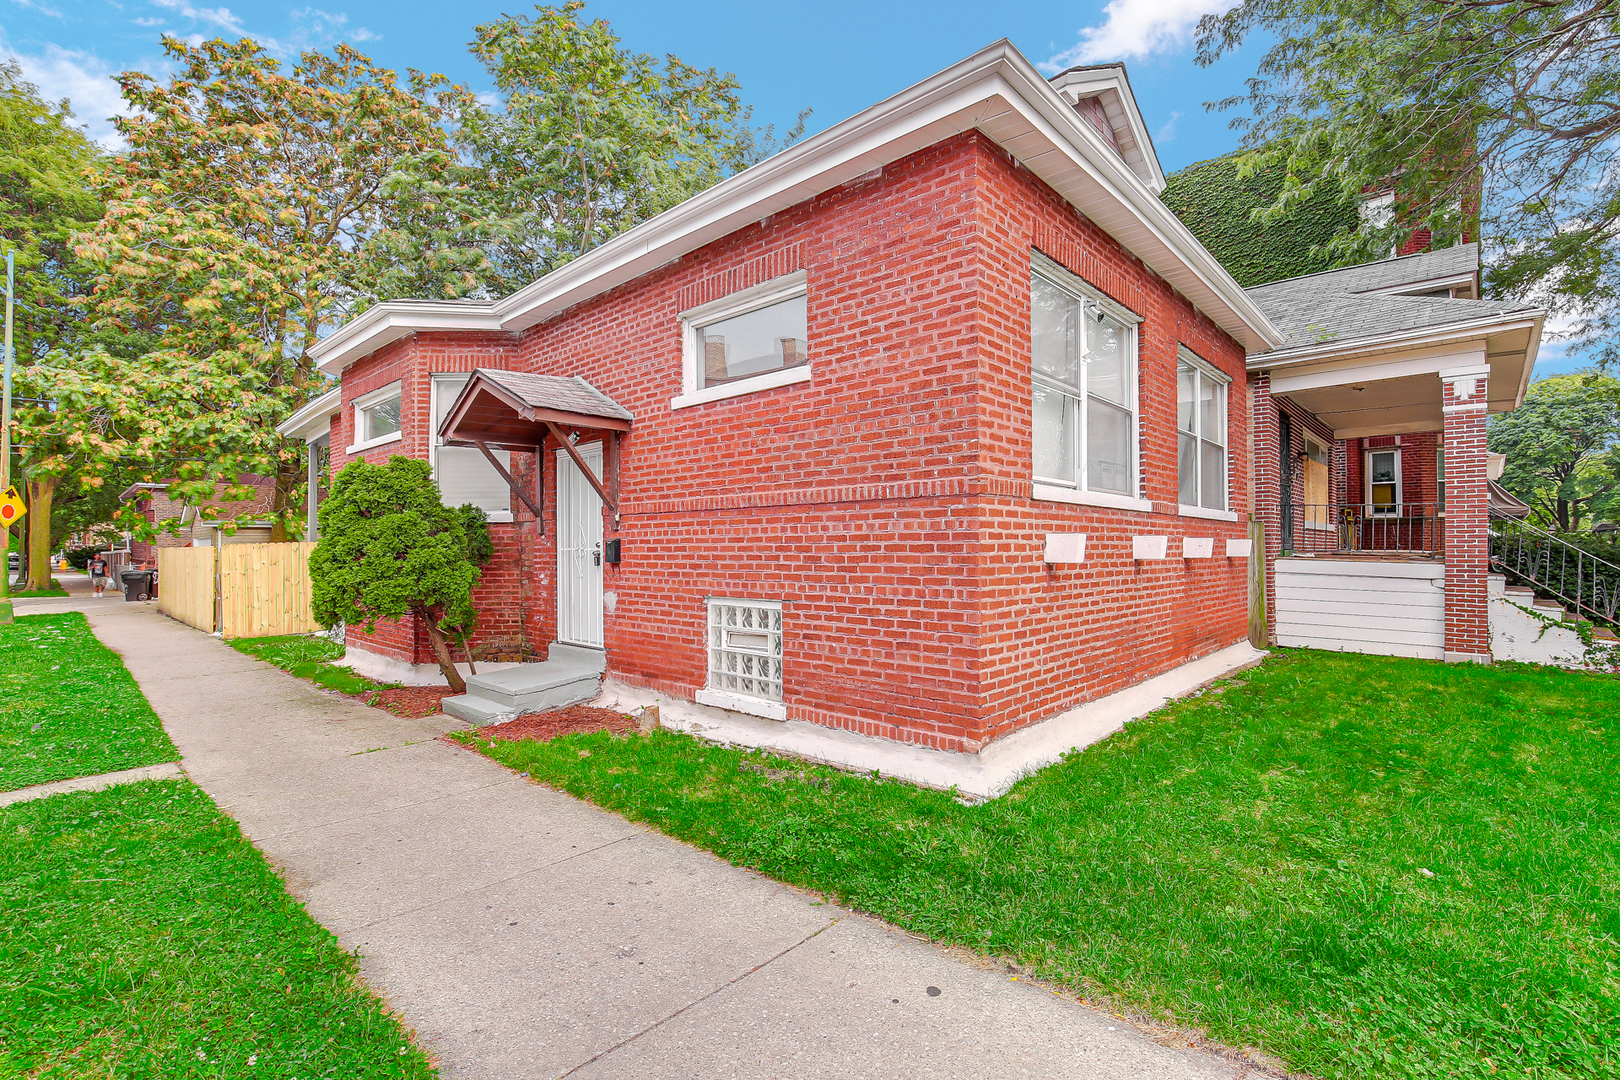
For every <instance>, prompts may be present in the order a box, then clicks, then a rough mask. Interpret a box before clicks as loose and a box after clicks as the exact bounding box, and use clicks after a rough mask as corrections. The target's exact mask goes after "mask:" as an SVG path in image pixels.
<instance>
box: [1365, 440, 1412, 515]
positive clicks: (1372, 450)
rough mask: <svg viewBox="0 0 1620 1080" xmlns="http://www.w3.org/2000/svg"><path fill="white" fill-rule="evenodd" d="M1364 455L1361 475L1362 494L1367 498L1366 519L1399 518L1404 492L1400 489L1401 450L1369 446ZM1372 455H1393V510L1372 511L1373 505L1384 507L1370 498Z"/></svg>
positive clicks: (1392, 447) (1398, 448) (1394, 447)
mask: <svg viewBox="0 0 1620 1080" xmlns="http://www.w3.org/2000/svg"><path fill="white" fill-rule="evenodd" d="M1364 453H1365V454H1366V456H1365V457H1364V458H1363V459H1362V463H1361V464H1362V469H1361V474H1362V487H1363V488H1364V492H1363V494H1365V495H1366V496H1367V504H1366V505H1367V509H1366V514H1367V516H1368V517H1400V516H1401V507H1402V506H1403V505H1404V504H1405V500H1404V499H1403V498H1402V496H1404V495H1405V491H1403V490H1402V487H1401V479H1402V478H1401V448H1400V447H1398V446H1369V447H1367V449H1366V450H1365V451H1364ZM1374 454H1394V455H1395V503H1394V509H1392V510H1386V511H1383V512H1382V513H1380V512H1379V511H1378V510H1376V509H1374V506H1375V505H1377V506H1382V505H1385V504H1383V503H1377V504H1375V503H1374V502H1373V497H1372V488H1373V478H1372V458H1373V455H1374Z"/></svg>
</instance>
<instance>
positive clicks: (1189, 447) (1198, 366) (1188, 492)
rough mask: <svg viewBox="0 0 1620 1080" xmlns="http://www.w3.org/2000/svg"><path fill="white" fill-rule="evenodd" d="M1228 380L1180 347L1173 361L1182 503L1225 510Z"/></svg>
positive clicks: (1178, 475)
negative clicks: (1179, 354) (1175, 362)
mask: <svg viewBox="0 0 1620 1080" xmlns="http://www.w3.org/2000/svg"><path fill="white" fill-rule="evenodd" d="M1229 381H1230V380H1228V379H1227V378H1226V377H1225V376H1223V375H1220V374H1219V373H1217V372H1216V371H1215V369H1214V368H1212V367H1210V366H1209V365H1208V364H1206V363H1205V362H1204V361H1203V360H1201V359H1199V358H1198V357H1197V356H1195V355H1193V354H1192V353H1191V352H1188V351H1187V350H1186V349H1182V350H1181V359H1180V360H1179V361H1178V363H1177V364H1176V480H1177V485H1178V488H1179V492H1180V499H1181V505H1183V506H1196V507H1201V508H1203V509H1205V510H1225V509H1226V392H1227V384H1228V382H1229Z"/></svg>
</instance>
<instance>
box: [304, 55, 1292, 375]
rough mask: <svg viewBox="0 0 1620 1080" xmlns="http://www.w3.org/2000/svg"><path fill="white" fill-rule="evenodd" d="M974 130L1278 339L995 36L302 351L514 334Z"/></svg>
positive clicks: (1220, 311) (1192, 292)
mask: <svg viewBox="0 0 1620 1080" xmlns="http://www.w3.org/2000/svg"><path fill="white" fill-rule="evenodd" d="M974 128H977V129H979V130H981V131H983V132H984V133H985V134H986V135H987V136H989V137H990V138H992V139H994V140H996V141H997V142H998V143H999V144H1000V145H1002V146H1003V147H1004V148H1006V149H1007V150H1008V152H1009V153H1011V154H1013V156H1014V157H1015V158H1017V159H1018V160H1019V161H1021V162H1023V163H1024V164H1025V165H1026V166H1027V167H1029V168H1030V169H1031V171H1032V172H1034V173H1035V174H1036V175H1038V176H1040V177H1041V178H1042V179H1043V180H1045V181H1046V182H1047V183H1048V184H1050V185H1051V186H1052V187H1054V188H1055V189H1057V190H1058V191H1059V193H1060V194H1062V195H1063V196H1064V197H1065V198H1066V199H1068V200H1069V201H1070V202H1071V203H1072V204H1073V205H1075V206H1076V207H1078V208H1079V209H1081V210H1082V211H1083V212H1085V213H1087V215H1088V216H1090V217H1091V218H1092V219H1093V220H1094V221H1096V222H1097V223H1098V224H1099V225H1101V226H1102V227H1103V228H1104V229H1105V230H1106V231H1108V232H1109V233H1110V234H1111V235H1112V236H1114V237H1115V239H1117V240H1119V242H1120V243H1122V244H1124V245H1125V247H1126V248H1127V249H1129V250H1131V251H1132V252H1133V253H1134V254H1136V255H1137V256H1138V257H1140V258H1142V260H1143V261H1144V262H1145V263H1147V265H1148V266H1149V267H1150V268H1152V269H1153V270H1154V271H1155V272H1157V273H1159V274H1160V275H1161V276H1163V277H1164V278H1165V280H1167V281H1168V282H1169V283H1170V284H1171V286H1172V287H1174V288H1176V289H1177V290H1178V291H1180V292H1181V293H1183V294H1184V295H1186V296H1187V297H1188V298H1189V299H1190V300H1192V301H1193V303H1194V305H1195V306H1196V307H1198V308H1199V309H1200V310H1202V311H1203V312H1204V313H1205V314H1206V315H1209V316H1210V317H1211V318H1213V319H1214V320H1215V322H1216V323H1217V325H1219V326H1221V327H1222V329H1224V330H1226V331H1227V332H1228V333H1230V334H1232V335H1233V336H1234V337H1236V338H1237V339H1238V340H1239V341H1240V342H1241V343H1242V344H1243V345H1244V346H1245V348H1247V349H1248V350H1249V351H1250V352H1263V351H1266V350H1267V349H1271V348H1276V347H1277V346H1280V345H1282V344H1284V343H1285V342H1286V340H1287V339H1286V338H1285V337H1284V336H1283V334H1282V333H1281V332H1280V331H1278V330H1277V328H1276V327H1274V326H1273V325H1272V324H1271V322H1270V321H1269V320H1268V319H1267V318H1266V316H1265V314H1264V312H1263V311H1262V310H1261V309H1260V308H1259V306H1258V305H1257V304H1256V303H1255V302H1254V301H1253V300H1252V299H1251V298H1250V297H1249V296H1248V294H1246V293H1245V292H1244V291H1243V289H1242V287H1241V286H1239V285H1238V283H1237V282H1236V281H1234V280H1233V279H1232V276H1231V275H1230V274H1228V273H1227V272H1226V269H1225V268H1224V267H1222V266H1221V264H1220V263H1219V261H1217V260H1216V258H1215V257H1214V256H1213V255H1211V254H1210V253H1209V252H1208V251H1207V250H1205V249H1204V247H1203V245H1202V244H1200V243H1199V242H1198V241H1197V239H1195V238H1194V237H1193V235H1192V233H1191V232H1189V231H1188V230H1187V228H1186V226H1185V225H1183V224H1182V223H1181V221H1180V220H1179V219H1178V218H1176V216H1175V215H1174V214H1172V213H1171V212H1170V211H1169V210H1168V209H1167V208H1166V207H1165V205H1164V204H1163V203H1162V202H1160V201H1159V199H1158V197H1157V196H1156V195H1155V194H1154V193H1153V191H1152V190H1151V189H1150V188H1149V187H1148V186H1147V185H1146V184H1145V183H1144V182H1143V181H1142V179H1141V178H1140V177H1138V176H1137V175H1136V173H1135V172H1134V171H1132V170H1131V168H1130V167H1129V166H1128V165H1127V164H1126V163H1125V162H1124V161H1123V160H1122V159H1121V158H1120V157H1119V155H1118V154H1117V153H1115V152H1114V150H1113V148H1112V147H1109V146H1108V145H1107V144H1106V143H1104V142H1103V139H1102V136H1101V135H1100V134H1098V133H1097V132H1096V131H1094V130H1092V128H1091V126H1090V124H1088V123H1086V122H1085V120H1084V119H1083V118H1082V117H1081V116H1080V115H1079V113H1077V112H1076V111H1075V110H1074V108H1073V106H1071V105H1070V104H1069V103H1068V101H1067V100H1065V99H1064V98H1063V97H1062V96H1061V95H1060V94H1059V93H1058V92H1057V91H1056V90H1055V89H1053V87H1052V86H1051V85H1050V84H1049V83H1048V82H1047V80H1046V79H1045V78H1043V77H1042V76H1041V74H1040V73H1039V72H1038V71H1036V70H1035V68H1034V66H1033V65H1032V64H1030V62H1029V61H1028V60H1026V59H1025V58H1024V57H1023V56H1022V55H1021V54H1020V53H1019V52H1018V50H1017V49H1015V48H1013V46H1012V45H1011V43H1009V42H1007V41H1005V40H1002V41H998V42H996V43H995V44H993V45H991V46H989V47H988V48H985V49H983V50H980V51H979V52H978V53H976V54H974V55H973V56H971V57H969V58H968V59H966V60H963V61H962V62H961V63H959V64H955V65H953V66H952V67H949V68H947V69H945V70H944V71H942V72H940V73H938V74H937V75H934V76H932V77H931V78H928V79H925V80H923V81H922V82H920V83H918V84H916V85H915V86H912V87H910V88H909V89H907V90H904V91H902V92H901V93H899V94H897V95H895V96H894V97H891V98H889V99H888V100H887V101H884V102H882V103H880V104H878V105H875V106H873V107H872V108H870V109H867V110H866V111H864V112H862V113H860V114H858V115H856V116H854V117H851V118H850V119H848V120H845V121H844V122H843V123H840V124H837V125H835V126H833V127H831V128H829V129H828V130H826V131H824V132H822V133H820V134H819V135H816V136H815V137H813V138H811V139H807V140H806V141H805V142H803V143H800V144H799V145H797V146H794V147H791V148H790V149H788V150H786V151H784V152H782V153H780V154H777V155H776V156H774V157H772V158H770V159H768V160H766V161H763V162H760V163H759V164H758V165H755V166H753V167H751V168H749V169H746V170H744V171H743V172H741V173H738V174H737V175H735V176H732V177H729V178H727V179H726V180H723V181H721V182H720V183H719V184H716V185H715V186H714V187H712V188H710V189H708V190H707V191H704V192H701V193H699V194H697V195H695V196H693V197H692V198H690V199H687V200H686V201H685V202H682V203H681V204H679V205H678V206H675V207H672V208H671V209H669V210H666V211H665V212H664V213H662V214H659V215H658V216H656V217H654V218H651V219H649V220H647V221H644V222H642V223H641V224H640V225H638V226H636V227H635V228H633V229H631V230H629V231H628V232H625V233H622V234H620V235H619V236H617V237H614V238H613V239H612V240H609V241H608V242H607V243H605V244H603V245H602V246H601V247H598V248H595V249H593V250H592V251H590V252H588V253H586V254H585V255H583V256H581V257H580V258H578V259H575V260H573V261H572V262H569V263H566V264H565V265H563V266H561V267H559V268H557V269H556V270H553V271H552V272H551V273H549V274H547V275H545V276H544V277H542V278H540V279H539V280H538V281H535V282H534V283H532V284H530V285H528V286H526V287H524V288H522V289H519V290H518V291H517V292H515V293H513V294H511V295H510V296H507V297H505V298H504V299H501V300H498V301H495V302H493V303H491V304H446V303H443V302H431V301H396V302H392V303H387V304H379V305H377V306H375V307H373V308H370V309H369V310H367V311H366V312H364V313H363V314H361V315H360V316H358V317H357V318H355V319H354V320H352V321H350V322H349V323H348V324H346V325H345V326H343V327H342V328H340V329H339V330H338V331H336V332H335V333H333V334H331V335H330V336H328V337H326V338H324V339H322V340H321V341H319V342H317V343H316V344H315V346H314V347H313V348H312V349H311V350H310V353H311V355H312V356H313V357H314V359H315V360H316V362H317V363H318V364H319V365H320V366H321V368H322V370H324V371H327V372H328V373H333V374H335V373H337V372H339V371H341V370H342V369H343V368H344V367H345V366H347V365H348V364H349V363H352V362H353V361H355V360H358V359H360V357H362V356H365V355H368V354H370V353H372V352H375V351H376V350H377V349H379V348H381V347H382V346H383V345H385V344H387V343H389V342H391V341H395V340H398V339H399V338H401V337H404V336H406V335H407V334H410V333H414V332H416V331H418V330H435V329H438V330H504V331H520V330H524V329H527V328H528V327H530V326H533V325H535V324H537V323H539V322H542V321H544V320H545V319H548V318H550V317H552V316H554V315H556V314H558V313H559V312H561V311H564V310H566V309H567V308H570V307H572V306H574V305H575V304H578V303H581V302H582V301H585V300H588V299H590V298H591V297H593V296H596V295H599V294H601V293H603V292H606V291H607V290H609V289H612V288H615V287H617V286H619V285H621V284H624V283H625V282H627V281H630V280H633V279H634V278H637V277H640V276H641V275H643V274H645V273H647V272H649V271H651V270H654V269H656V268H657V267H659V266H662V265H664V264H666V263H668V262H671V261H673V260H674V259H676V258H679V257H680V256H681V255H684V254H686V253H687V252H689V251H693V250H695V249H697V248H699V247H701V246H703V245H704V244H707V243H710V242H712V241H714V240H717V239H719V238H720V237H722V236H725V235H728V234H729V233H732V232H735V231H736V230H737V229H739V228H742V227H744V226H745V225H748V224H751V223H753V222H755V221H759V220H762V219H763V218H766V217H769V216H770V215H772V214H774V213H777V212H779V211H781V210H785V209H787V208H789V207H791V206H795V205H797V204H799V203H802V202H804V201H805V200H807V199H810V198H813V197H814V196H816V195H818V194H820V193H822V192H824V191H829V190H831V189H833V188H836V187H838V186H839V185H841V184H844V183H847V182H848V181H850V180H853V179H855V178H856V177H858V176H861V175H863V174H864V173H867V172H870V171H871V170H873V169H874V168H880V167H882V166H883V165H885V164H888V163H889V162H892V161H896V160H899V159H901V158H903V157H905V156H907V155H909V154H912V153H915V152H916V151H918V150H921V149H924V148H925V147H928V146H932V145H934V144H935V143H938V142H940V141H942V140H943V139H946V138H949V137H950V136H952V135H954V134H957V133H960V132H963V131H969V130H972V129H974ZM998 131H999V132H1000V134H999V135H998ZM1032 137H1033V138H1032Z"/></svg>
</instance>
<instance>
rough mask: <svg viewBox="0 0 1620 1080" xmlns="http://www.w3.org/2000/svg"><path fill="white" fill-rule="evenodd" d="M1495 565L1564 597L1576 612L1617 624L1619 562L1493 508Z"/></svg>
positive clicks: (1567, 605)
mask: <svg viewBox="0 0 1620 1080" xmlns="http://www.w3.org/2000/svg"><path fill="white" fill-rule="evenodd" d="M1490 523H1491V530H1490V539H1491V566H1492V567H1493V568H1495V569H1497V570H1500V571H1502V572H1503V573H1506V574H1512V575H1513V576H1514V577H1516V578H1518V579H1520V580H1521V581H1524V582H1527V583H1528V584H1529V585H1530V586H1531V587H1532V588H1534V589H1536V590H1537V591H1538V592H1544V593H1550V594H1551V595H1552V596H1554V597H1557V598H1558V599H1559V600H1561V601H1563V602H1564V604H1565V606H1566V607H1568V608H1570V609H1571V610H1572V611H1574V612H1575V614H1576V615H1577V616H1581V617H1584V618H1588V619H1599V620H1602V621H1603V622H1608V623H1612V622H1614V621H1615V619H1616V611H1617V610H1620V566H1616V565H1615V564H1614V563H1612V562H1609V561H1608V560H1607V559H1601V558H1599V557H1598V556H1596V555H1593V554H1592V553H1591V552H1589V551H1583V550H1582V549H1580V548H1578V547H1576V546H1575V545H1574V544H1571V543H1570V542H1569V541H1567V540H1563V539H1560V538H1559V537H1557V536H1555V535H1554V534H1552V533H1550V532H1548V531H1547V530H1545V529H1542V528H1538V527H1537V526H1535V525H1531V524H1529V523H1528V522H1525V521H1522V520H1520V519H1518V518H1513V517H1509V516H1507V515H1506V514H1502V513H1498V512H1497V511H1494V510H1493V511H1491V515H1490Z"/></svg>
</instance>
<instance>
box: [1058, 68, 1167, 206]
mask: <svg viewBox="0 0 1620 1080" xmlns="http://www.w3.org/2000/svg"><path fill="white" fill-rule="evenodd" d="M1051 83H1052V88H1053V89H1055V90H1056V91H1057V92H1058V93H1059V94H1061V95H1063V98H1064V100H1065V101H1068V102H1070V103H1073V102H1077V101H1079V100H1080V99H1081V98H1087V97H1096V98H1101V99H1102V106H1103V111H1104V112H1105V113H1107V115H1108V122H1109V125H1110V126H1111V127H1112V128H1113V129H1114V137H1115V138H1116V139H1118V140H1119V142H1120V143H1121V144H1122V149H1124V150H1125V161H1126V164H1128V165H1130V166H1131V167H1132V170H1133V171H1134V172H1136V174H1137V175H1138V176H1140V177H1141V178H1142V180H1143V182H1144V183H1146V184H1147V186H1148V187H1150V188H1152V189H1153V193H1154V194H1155V195H1157V194H1159V193H1161V192H1163V191H1164V187H1165V181H1164V169H1163V168H1161V167H1160V165H1159V155H1158V152H1157V151H1156V150H1154V148H1153V140H1152V139H1151V138H1150V137H1149V136H1148V130H1147V121H1145V120H1143V119H1142V110H1141V109H1140V108H1138V107H1137V104H1136V95H1135V94H1133V93H1131V83H1130V79H1129V78H1127V76H1126V74H1125V65H1124V64H1101V65H1098V66H1096V67H1080V68H1071V69H1069V70H1068V71H1064V72H1061V73H1059V74H1057V75H1055V76H1053V77H1052V80H1051ZM1127 147H1128V148H1127Z"/></svg>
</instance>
